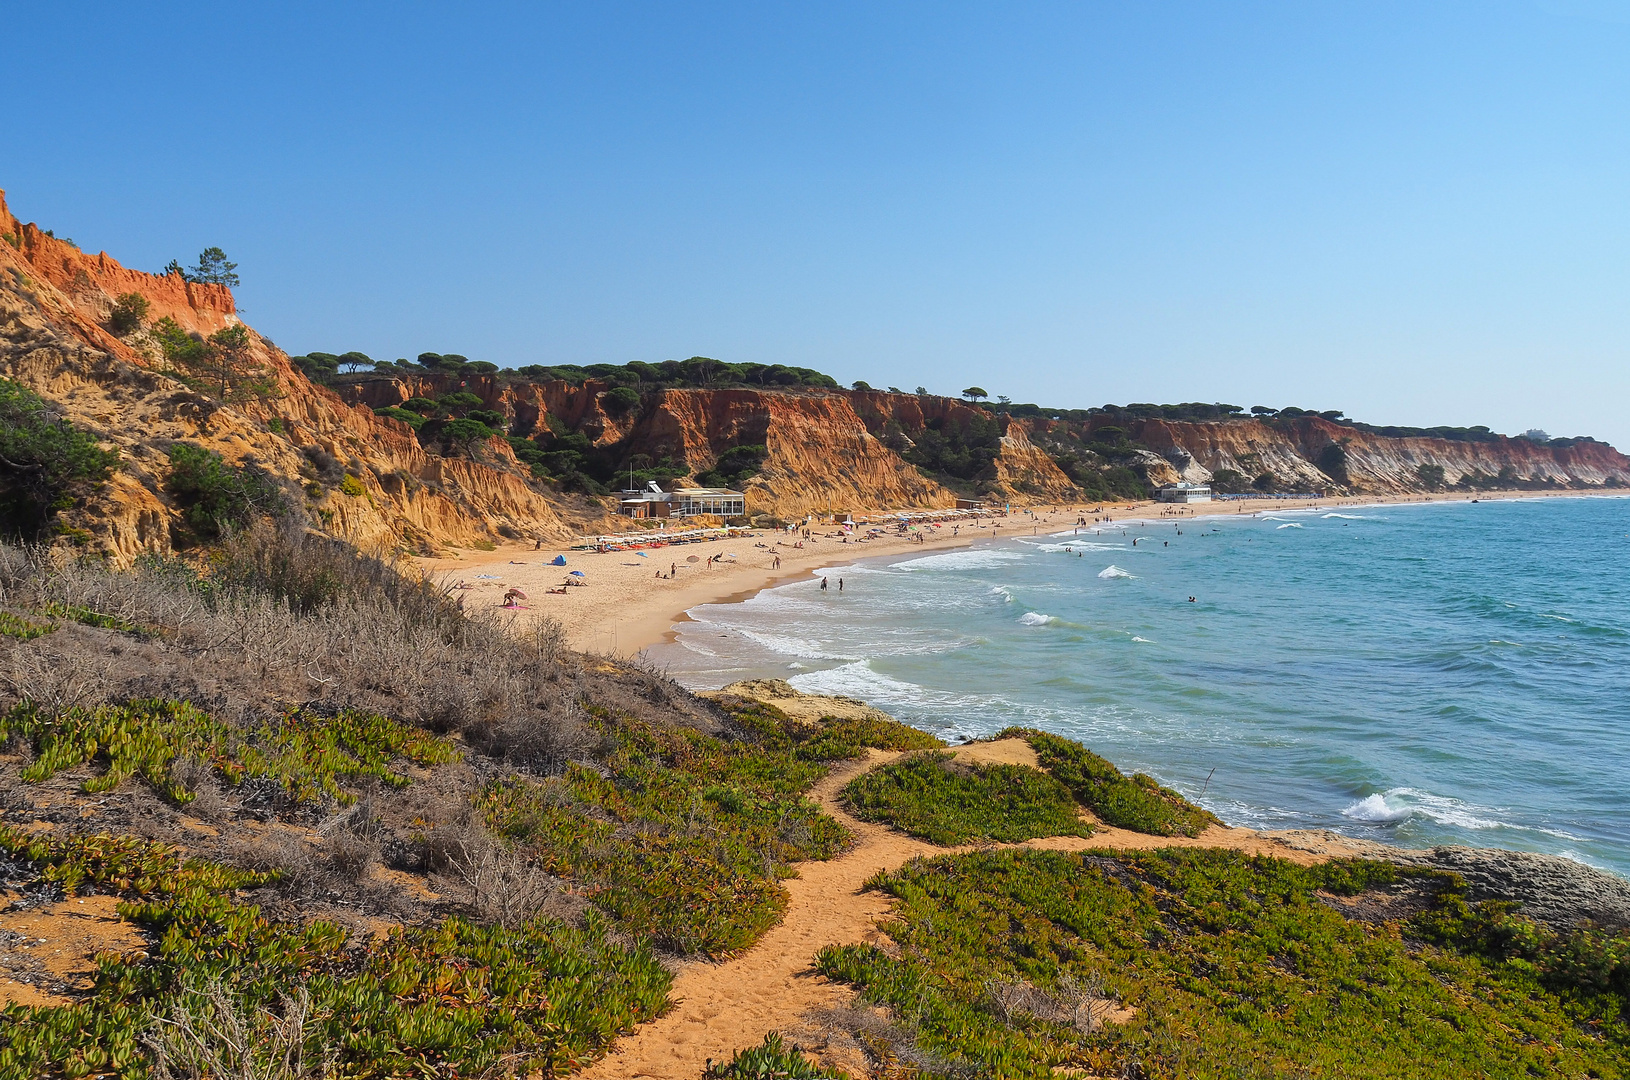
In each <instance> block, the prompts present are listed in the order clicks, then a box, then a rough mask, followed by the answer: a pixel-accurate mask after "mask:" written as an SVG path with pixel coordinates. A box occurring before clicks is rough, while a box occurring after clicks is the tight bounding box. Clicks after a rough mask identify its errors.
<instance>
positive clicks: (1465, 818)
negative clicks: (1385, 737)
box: [1342, 787, 1578, 840]
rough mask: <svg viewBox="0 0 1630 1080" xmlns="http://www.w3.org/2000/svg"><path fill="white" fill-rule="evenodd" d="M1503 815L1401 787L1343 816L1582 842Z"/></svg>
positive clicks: (1365, 800) (1360, 803)
mask: <svg viewBox="0 0 1630 1080" xmlns="http://www.w3.org/2000/svg"><path fill="white" fill-rule="evenodd" d="M1500 812H1501V811H1500V810H1498V809H1495V808H1492V807H1487V806H1477V805H1475V804H1473V803H1468V802H1464V801H1462V800H1460V799H1456V798H1452V797H1450V796H1447V795H1434V794H1432V793H1431V792H1430V791H1422V790H1420V789H1419V788H1411V787H1397V788H1390V789H1388V790H1386V791H1383V792H1381V793H1380V794H1377V795H1369V796H1366V797H1365V798H1363V799H1360V800H1359V801H1358V802H1355V803H1354V804H1353V805H1351V806H1349V807H1348V808H1347V809H1345V810H1343V811H1342V814H1343V816H1345V817H1349V818H1352V819H1353V820H1354V821H1365V822H1370V823H1373V824H1382V825H1385V824H1390V823H1393V822H1398V821H1404V820H1406V819H1408V818H1410V817H1413V816H1415V815H1417V814H1418V815H1420V816H1421V817H1424V818H1426V819H1428V820H1430V821H1432V822H1435V823H1436V824H1438V825H1449V826H1452V827H1454V828H1457V829H1470V830H1479V831H1481V830H1486V829H1512V830H1516V831H1518V832H1535V833H1543V834H1545V835H1547V836H1554V837H1556V838H1557V839H1559V840H1576V839H1578V837H1575V836H1571V835H1569V834H1568V833H1565V832H1560V831H1558V830H1556V829H1547V828H1545V827H1543V826H1533V825H1521V824H1518V823H1517V822H1515V821H1505V820H1502V819H1501V818H1500V817H1498V816H1497V815H1498V814H1500Z"/></svg>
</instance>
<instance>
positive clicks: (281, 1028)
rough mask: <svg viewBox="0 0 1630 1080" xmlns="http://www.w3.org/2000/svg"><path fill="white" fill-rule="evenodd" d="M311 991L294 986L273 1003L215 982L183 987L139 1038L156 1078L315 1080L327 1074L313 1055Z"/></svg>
mask: <svg viewBox="0 0 1630 1080" xmlns="http://www.w3.org/2000/svg"><path fill="white" fill-rule="evenodd" d="M314 1019H315V1017H314V1016H313V1009H312V1002H311V995H310V994H309V993H308V992H307V991H306V989H305V987H303V986H297V987H295V989H294V991H293V992H292V993H290V994H286V995H283V996H282V997H281V998H280V999H279V1001H278V1007H277V1009H275V1010H273V1009H265V1008H257V1007H256V1006H253V1005H246V1004H244V1003H243V1002H240V1001H238V1000H237V999H236V998H234V997H233V996H232V995H231V994H229V993H227V992H226V990H225V989H224V988H223V987H222V986H221V984H220V983H218V982H216V983H210V984H209V985H207V986H205V987H203V988H201V989H196V990H187V991H183V992H181V993H180V994H177V995H176V996H175V997H174V999H172V1001H171V1004H170V1007H169V1010H168V1011H167V1012H165V1013H161V1014H159V1015H157V1016H155V1017H154V1018H153V1022H152V1025H151V1026H150V1027H149V1028H148V1029H147V1031H146V1032H145V1033H144V1034H143V1036H142V1042H143V1043H144V1044H145V1045H146V1046H147V1049H148V1053H149V1055H150V1057H151V1061H152V1071H153V1076H154V1077H155V1078H156V1080H318V1078H326V1077H329V1076H332V1075H334V1065H335V1062H334V1059H333V1057H332V1056H331V1054H329V1053H323V1054H318V1055H313V1054H312V1053H310V1052H309V1049H308V1048H309V1046H310V1045H311V1041H312V1040H309V1039H308V1038H307V1036H308V1034H309V1033H308V1032H307V1030H306V1029H307V1026H308V1025H309V1024H311V1023H312V1021H313V1020H314Z"/></svg>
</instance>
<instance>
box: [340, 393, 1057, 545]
mask: <svg viewBox="0 0 1630 1080" xmlns="http://www.w3.org/2000/svg"><path fill="white" fill-rule="evenodd" d="M606 389H607V386H606V384H604V383H600V382H596V381H594V380H589V381H588V382H586V383H584V384H583V385H582V386H576V387H574V386H572V385H570V384H568V383H565V382H561V381H551V382H542V383H527V382H516V381H511V380H508V379H502V378H499V377H496V376H474V377H467V376H466V377H460V376H448V375H429V374H427V375H423V376H419V375H411V374H410V375H404V376H401V377H393V378H390V379H369V380H366V381H362V382H359V383H356V384H353V385H349V386H345V387H342V388H341V393H343V394H344V395H345V396H346V397H347V399H349V400H353V401H357V402H359V403H362V404H366V405H367V406H369V407H371V408H382V407H385V406H389V405H400V404H402V403H403V402H405V401H407V400H409V399H411V398H413V397H415V396H419V397H428V398H431V399H434V398H436V397H437V396H439V395H442V394H446V393H449V392H453V391H459V390H462V391H466V392H468V393H472V394H475V395H476V396H477V397H479V398H481V401H482V407H483V408H485V409H492V410H495V411H498V412H502V413H504V414H505V415H506V417H508V418H509V420H510V423H511V426H512V428H513V429H514V430H516V431H518V432H521V433H529V432H533V431H543V430H547V429H548V427H549V419H550V418H551V417H553V418H555V419H556V420H558V421H560V423H562V424H563V425H564V426H565V427H566V428H567V429H568V430H570V431H573V432H579V433H581V434H583V435H585V436H587V437H588V439H589V441H590V443H591V444H593V445H594V446H597V447H606V448H612V449H613V450H614V456H615V457H616V458H617V459H619V460H621V461H627V460H629V459H631V458H634V457H635V456H636V455H638V456H639V457H640V458H643V459H644V460H645V461H647V462H656V461H661V460H663V459H667V460H669V461H672V462H673V463H674V464H675V465H676V466H679V467H681V468H683V469H684V470H685V471H686V472H687V473H688V475H689V476H690V477H691V478H692V479H693V480H694V477H695V476H696V475H697V474H698V473H703V472H706V471H707V470H708V469H710V468H712V467H713V465H714V464H715V463H716V462H717V461H718V459H719V457H720V455H722V454H723V453H724V452H725V451H727V450H729V449H731V448H732V447H735V446H753V445H762V446H763V447H764V448H765V449H766V451H767V452H768V453H767V456H766V458H765V461H764V465H763V468H762V469H760V471H759V473H758V475H757V476H754V477H753V478H752V479H751V480H749V481H748V482H747V484H746V485H745V490H746V494H747V497H748V505H749V508H750V510H751V512H753V513H755V514H757V513H766V514H774V515H778V516H781V517H784V518H795V517H800V516H802V515H804V514H808V513H817V512H823V511H828V512H829V511H845V510H865V509H876V508H880V507H902V508H904V507H922V508H925V507H944V506H949V505H950V504H951V503H952V501H953V500H954V499H955V495H954V493H952V492H951V491H950V490H948V489H947V488H945V487H944V486H943V485H941V484H938V483H936V482H934V481H933V480H930V479H928V478H926V477H924V476H923V475H922V473H921V472H919V471H918V470H917V469H916V468H915V467H913V466H912V465H910V464H908V463H907V462H906V461H905V460H904V459H903V458H901V457H900V455H899V454H897V453H895V452H894V451H893V450H891V449H890V448H889V447H888V446H886V445H885V444H884V443H883V442H881V441H880V440H879V439H878V438H877V437H876V436H875V435H874V434H873V433H872V431H871V430H869V425H868V424H867V422H866V421H865V420H863V419H862V418H861V416H860V415H859V413H857V411H856V408H855V405H856V400H855V399H856V398H858V397H860V395H851V394H849V393H847V392H844V391H768V390H743V389H721V390H688V389H678V390H674V389H670V390H659V391H656V392H655V393H652V394H648V395H646V399H645V400H644V401H643V402H642V403H641V405H640V406H639V407H638V408H634V409H630V410H628V411H627V412H626V413H621V414H618V413H615V412H608V411H607V410H606V408H605V404H604V402H605V391H606ZM894 396H902V395H894ZM1048 464H1049V465H1050V464H1051V462H1049V463H1048ZM1055 471H1056V468H1055Z"/></svg>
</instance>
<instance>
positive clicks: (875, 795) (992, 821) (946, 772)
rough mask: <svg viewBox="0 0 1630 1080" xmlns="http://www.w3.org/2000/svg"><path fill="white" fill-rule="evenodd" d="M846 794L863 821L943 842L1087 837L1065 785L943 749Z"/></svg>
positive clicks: (886, 770)
mask: <svg viewBox="0 0 1630 1080" xmlns="http://www.w3.org/2000/svg"><path fill="white" fill-rule="evenodd" d="M843 798H844V802H845V803H846V804H847V805H848V807H849V808H850V810H851V811H852V812H853V813H854V815H855V816H856V817H858V818H860V819H861V820H862V821H874V822H879V823H882V824H885V825H889V826H891V827H892V828H895V829H898V830H900V831H901V832H904V833H907V834H909V835H911V836H917V837H921V838H922V839H924V840H927V841H929V842H930V843H934V844H942V845H947V846H948V845H952V844H967V843H973V842H976V841H995V842H998V843H1014V842H1017V841H1021V840H1029V839H1032V838H1034V837H1038V836H1091V835H1092V827H1091V826H1090V825H1089V824H1087V823H1086V822H1085V821H1082V820H1081V818H1080V816H1079V815H1078V813H1077V810H1076V804H1075V800H1074V799H1073V798H1072V797H1071V796H1070V792H1069V789H1068V788H1066V787H1065V786H1064V785H1063V784H1061V783H1059V782H1058V781H1057V780H1055V779H1053V778H1052V777H1051V776H1048V775H1047V774H1046V773H1043V772H1038V771H1037V770H1035V769H1032V768H1030V767H1029V766H1027V765H964V764H960V763H958V762H956V761H955V759H954V758H953V757H952V756H951V755H950V754H946V753H935V752H929V753H923V754H913V755H911V756H910V757H906V758H902V759H901V760H899V761H896V762H893V763H891V764H888V765H884V766H882V767H880V768H877V769H873V770H871V771H870V772H867V773H865V774H863V775H861V776H858V777H856V778H855V779H853V780H851V781H850V782H849V783H848V785H847V786H846V787H845V788H844V789H843Z"/></svg>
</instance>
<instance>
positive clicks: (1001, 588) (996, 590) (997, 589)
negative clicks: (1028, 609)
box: [990, 585, 1013, 604]
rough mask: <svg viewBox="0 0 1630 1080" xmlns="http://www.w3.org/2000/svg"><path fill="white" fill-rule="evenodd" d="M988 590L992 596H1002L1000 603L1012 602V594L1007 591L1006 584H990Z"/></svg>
mask: <svg viewBox="0 0 1630 1080" xmlns="http://www.w3.org/2000/svg"><path fill="white" fill-rule="evenodd" d="M990 592H991V595H992V596H1000V597H1001V598H1002V603H1004V604H1011V603H1013V594H1012V593H1011V592H1009V591H1008V588H1007V586H1006V585H992V586H991V587H990Z"/></svg>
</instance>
